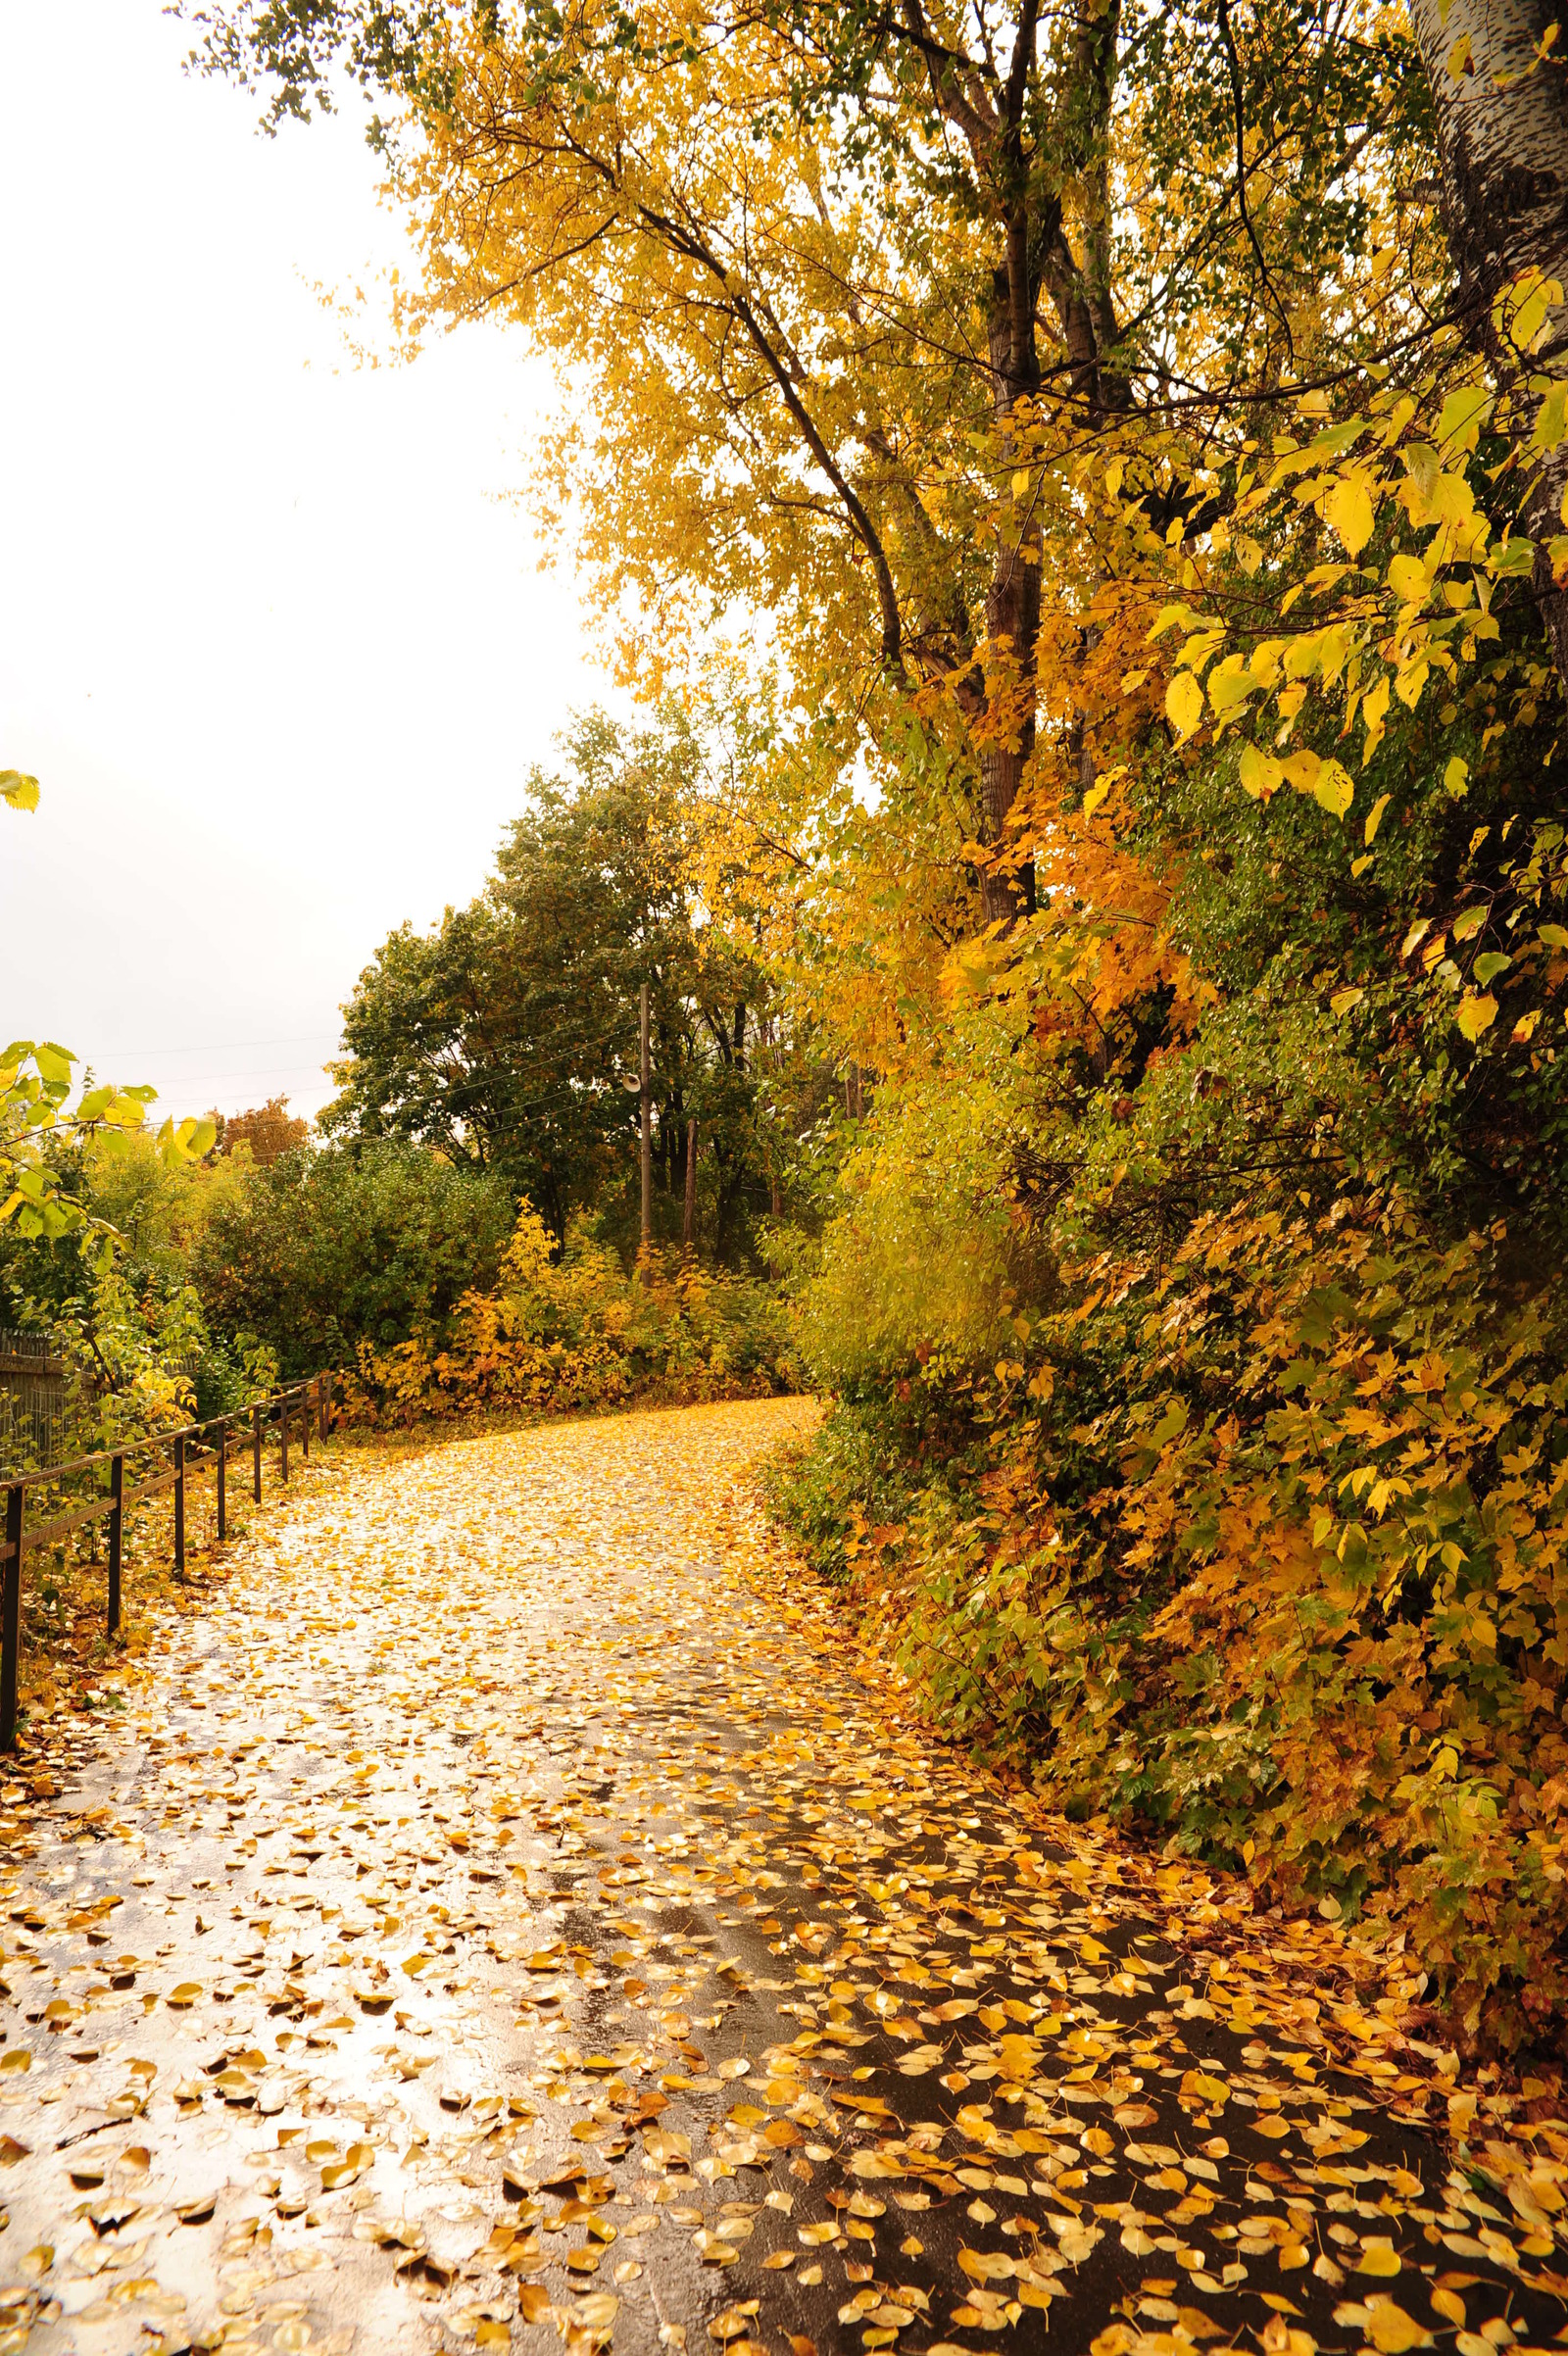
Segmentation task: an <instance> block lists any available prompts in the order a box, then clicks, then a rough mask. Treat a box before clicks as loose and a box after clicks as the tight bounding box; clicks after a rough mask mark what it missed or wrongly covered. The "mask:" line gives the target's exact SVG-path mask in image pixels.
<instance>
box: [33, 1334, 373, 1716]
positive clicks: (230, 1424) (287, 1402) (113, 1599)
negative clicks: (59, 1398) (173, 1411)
mask: <svg viewBox="0 0 1568 2356" xmlns="http://www.w3.org/2000/svg"><path fill="white" fill-rule="evenodd" d="M331 1403H332V1377H331V1375H330V1374H316V1375H312V1376H311V1378H310V1380H309V1381H308V1382H304V1383H292V1384H290V1385H288V1386H287V1387H286V1388H285V1389H283V1390H281V1391H272V1392H270V1393H269V1394H268V1396H267V1397H266V1398H265V1399H257V1400H256V1401H255V1402H254V1403H253V1404H252V1405H251V1406H248V1407H240V1408H238V1409H236V1410H234V1411H233V1412H232V1413H230V1414H227V1415H213V1416H209V1417H208V1419H207V1421H206V1422H205V1423H188V1424H182V1425H181V1426H180V1428H179V1429H178V1430H177V1431H173V1432H158V1433H155V1434H154V1435H153V1437H152V1438H151V1439H149V1440H131V1441H127V1442H126V1443H125V1445H124V1447H123V1448H112V1449H105V1450H103V1451H102V1452H100V1453H99V1454H97V1455H94V1456H76V1457H73V1459H72V1460H71V1462H69V1463H66V1464H51V1465H49V1466H47V1467H45V1468H44V1469H42V1470H40V1471H36V1472H29V1473H24V1474H22V1475H21V1476H20V1477H19V1478H15V1479H11V1480H7V1481H4V1482H0V1497H3V1499H4V1505H5V1536H4V1539H3V1540H0V1750H15V1748H16V1746H17V1670H18V1665H19V1663H20V1660H21V1655H22V1566H23V1563H24V1561H25V1558H26V1556H27V1555H28V1554H29V1553H31V1551H32V1550H33V1548H34V1547H35V1546H56V1545H58V1544H59V1543H60V1541H61V1540H62V1539H65V1538H67V1537H69V1536H70V1535H71V1533H72V1532H73V1531H75V1530H82V1529H87V1530H90V1532H91V1534H92V1538H93V1541H94V1558H95V1559H96V1541H97V1536H98V1529H99V1525H100V1524H102V1523H104V1522H107V1523H108V1561H107V1572H108V1595H107V1618H108V1628H109V1633H110V1635H111V1636H113V1635H114V1634H115V1633H116V1631H117V1630H118V1628H119V1627H120V1622H121V1604H122V1596H121V1583H122V1573H123V1561H124V1539H125V1516H126V1514H127V1513H128V1512H129V1511H130V1510H131V1508H132V1507H133V1506H135V1505H139V1504H142V1503H143V1502H144V1501H145V1500H146V1499H147V1498H148V1497H157V1496H159V1495H160V1494H161V1493H162V1492H163V1491H164V1490H166V1489H167V1490H172V1491H173V1506H174V1529H173V1553H174V1568H175V1570H176V1571H178V1572H183V1570H184V1568H185V1503H186V1492H187V1487H188V1485H189V1483H190V1481H191V1480H192V1478H193V1476H195V1475H197V1474H199V1473H201V1472H202V1471H203V1470H205V1469H207V1468H208V1467H210V1468H211V1469H212V1472H213V1476H214V1480H215V1483H216V1488H217V1497H216V1504H217V1512H218V1541H219V1544H220V1546H221V1544H222V1543H223V1541H224V1539H225V1538H226V1537H227V1536H228V1468H229V1465H230V1464H231V1463H232V1462H235V1461H243V1459H244V1457H245V1456H246V1455H247V1454H248V1455H249V1457H250V1459H251V1466H250V1470H251V1495H252V1497H253V1498H254V1499H255V1501H256V1503H257V1504H258V1505H259V1504H260V1503H261V1501H262V1457H263V1450H264V1444H265V1441H266V1438H267V1435H268V1433H269V1431H270V1430H271V1429H273V1428H275V1431H276V1435H277V1444H278V1462H279V1471H280V1473H281V1476H282V1478H283V1479H284V1480H285V1481H286V1480H287V1479H288V1448H289V1429H290V1426H291V1425H292V1424H294V1423H296V1422H297V1423H298V1426H299V1437H300V1444H301V1449H302V1452H303V1454H304V1455H306V1456H307V1457H308V1456H309V1455H310V1452H311V1427H312V1425H313V1423H314V1424H316V1425H317V1426H318V1427H319V1432H320V1436H321V1438H322V1439H323V1440H324V1439H325V1438H326V1426H327V1415H328V1412H329V1410H330V1407H331ZM240 1434H242V1435H243V1437H242V1438H241V1439H240V1440H239V1445H238V1446H237V1447H236V1446H235V1445H234V1442H235V1436H236V1435H240ZM214 1435H216V1437H214ZM166 1456H167V1458H168V1462H167V1464H166V1465H165V1466H164V1468H163V1469H161V1470H159V1471H157V1472H154V1473H153V1474H152V1475H151V1477H150V1478H148V1479H146V1480H139V1479H137V1478H136V1474H137V1470H138V1468H139V1466H140V1465H141V1463H142V1462H143V1461H145V1460H146V1459H148V1458H151V1459H152V1460H153V1461H154V1462H155V1463H156V1462H158V1461H159V1460H160V1459H162V1458H164V1457H166ZM127 1466H128V1467H129V1468H130V1473H131V1481H130V1486H129V1487H127V1486H126V1478H125V1476H126V1468H127ZM29 1491H33V1492H36V1491H42V1492H44V1493H46V1494H45V1512H46V1518H45V1519H44V1520H42V1521H35V1522H33V1523H32V1524H31V1526H30V1527H29V1526H28V1522H27V1501H28V1493H29ZM84 1495H85V1496H86V1497H88V1499H89V1501H88V1502H86V1503H85V1504H83V1503H79V1502H75V1501H74V1500H76V1499H79V1498H80V1497H83V1496H84ZM62 1508H64V1510H62Z"/></svg>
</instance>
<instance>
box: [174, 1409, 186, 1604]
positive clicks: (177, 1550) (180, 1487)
mask: <svg viewBox="0 0 1568 2356" xmlns="http://www.w3.org/2000/svg"><path fill="white" fill-rule="evenodd" d="M184 1570H185V1435H184V1433H183V1432H177V1433H176V1434H175V1436H174V1574H175V1576H176V1578H178V1577H183V1575H184Z"/></svg>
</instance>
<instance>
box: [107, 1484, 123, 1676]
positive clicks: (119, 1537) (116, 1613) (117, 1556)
mask: <svg viewBox="0 0 1568 2356" xmlns="http://www.w3.org/2000/svg"><path fill="white" fill-rule="evenodd" d="M124 1558H125V1459H124V1457H123V1456H117V1457H116V1458H115V1460H114V1462H113V1464H111V1466H110V1467H109V1633H110V1635H111V1636H113V1635H114V1634H115V1632H116V1630H117V1629H118V1628H119V1626H120V1568H121V1564H122V1563H123V1561H124Z"/></svg>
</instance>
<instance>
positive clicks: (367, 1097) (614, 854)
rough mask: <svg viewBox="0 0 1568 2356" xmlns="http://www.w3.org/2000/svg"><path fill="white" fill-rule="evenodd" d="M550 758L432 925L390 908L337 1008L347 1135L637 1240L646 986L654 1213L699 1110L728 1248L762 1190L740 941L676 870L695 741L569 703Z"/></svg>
mask: <svg viewBox="0 0 1568 2356" xmlns="http://www.w3.org/2000/svg"><path fill="white" fill-rule="evenodd" d="M565 753H566V765H567V772H568V773H567V775H566V776H565V777H564V778H563V777H552V776H548V775H546V774H545V773H544V772H543V771H541V770H535V771H534V773H533V775H532V777H531V779H530V782H529V808H528V810H527V812H526V814H525V815H524V816H523V817H521V818H519V819H518V820H517V821H516V822H515V825H514V826H513V827H512V828H511V830H510V832H509V834H508V835H507V838H506V840H505V841H504V842H503V844H502V847H501V853H500V857H499V859H498V860H497V865H496V873H495V875H494V877H493V878H492V880H491V882H490V884H489V886H488V887H487V889H486V890H485V891H484V892H483V893H481V895H480V896H479V898H478V899H477V900H476V901H474V902H473V903H472V905H471V906H470V907H468V908H461V909H456V910H454V909H451V908H449V909H448V910H447V912H446V915H445V917H444V918H443V920H442V922H441V924H440V925H439V926H438V927H437V928H436V929H435V931H434V932H433V933H430V934H427V935H418V934H416V933H415V932H413V931H412V930H411V929H409V928H408V927H407V926H405V927H404V928H403V929H402V930H401V931H400V932H397V933H394V934H393V935H392V936H391V938H390V939H389V940H388V941H387V942H386V943H385V944H384V945H383V947H382V949H381V950H380V952H379V954H378V956H377V957H376V960H375V962H374V964H373V965H371V966H369V967H368V968H367V970H366V971H365V973H364V974H362V976H361V977H360V983H359V987H358V989H357V990H356V992H355V995H354V997H353V999H352V1001H351V1002H350V1005H349V1006H348V1009H347V1012H346V1015H345V1020H344V1041H345V1045H346V1047H347V1050H348V1057H347V1060H346V1061H345V1062H344V1064H343V1065H342V1066H341V1067H340V1072H341V1078H342V1093H341V1095H340V1096H339V1097H338V1099H337V1100H336V1102H335V1103H334V1104H332V1105H330V1106H329V1107H328V1109H327V1111H326V1112H325V1113H324V1114H323V1116H322V1126H323V1127H324V1128H325V1129H326V1130H327V1132H328V1133H329V1134H332V1135H336V1136H339V1137H342V1138H346V1139H357V1138H359V1139H363V1138H373V1137H400V1138H407V1139H410V1140H415V1141H417V1142H419V1143H421V1144H424V1145H428V1146H433V1147H435V1148H436V1149H438V1150H439V1151H440V1152H441V1153H443V1154H445V1155H446V1156H447V1157H448V1158H449V1159H450V1160H452V1161H454V1162H456V1163H461V1164H463V1165H464V1166H466V1167H467V1168H470V1169H473V1170H476V1171H491V1172H494V1173H496V1174H497V1175H498V1176H499V1177H501V1178H503V1179H504V1180H505V1181H506V1183H507V1184H508V1185H509V1186H510V1187H511V1189H512V1191H513V1194H514V1196H515V1197H520V1196H522V1195H526V1196H527V1197H528V1198H529V1200H530V1201H531V1202H533V1203H537V1204H538V1206H539V1208H540V1210H541V1212H542V1213H543V1215H544V1216H545V1218H546V1219H547V1220H548V1222H549V1224H550V1226H551V1228H552V1230H553V1232H554V1233H555V1235H556V1237H557V1239H558V1241H559V1240H561V1239H562V1238H564V1235H565V1232H566V1227H567V1224H568V1222H569V1220H570V1219H571V1218H572V1216H573V1215H574V1214H575V1213H576V1212H578V1211H580V1210H585V1209H586V1210H592V1211H595V1212H598V1213H601V1214H603V1215H604V1217H605V1219H606V1220H607V1222H608V1225H609V1228H610V1230H611V1231H612V1232H613V1233H614V1234H615V1235H616V1237H617V1239H618V1240H619V1241H620V1243H621V1245H622V1247H623V1249H624V1250H625V1251H626V1252H627V1254H628V1256H629V1254H630V1252H632V1251H634V1250H635V1248H636V1243H637V1238H638V1227H639V1216H640V1204H639V1192H640V1189H639V1178H638V1152H639V1113H638V1099H637V1094H636V1088H637V1077H638V1029H639V992H640V989H641V986H642V984H643V983H645V982H646V983H647V984H648V985H649V991H650V1003H651V1059H652V1087H653V1100H654V1108H655V1110H654V1158H655V1167H656V1172H657V1177H658V1193H657V1227H656V1232H657V1233H659V1234H660V1235H661V1236H662V1237H663V1238H664V1239H665V1240H678V1239H679V1237H680V1234H681V1226H682V1215H683V1208H684V1191H685V1179H684V1173H685V1152H686V1133H687V1123H688V1122H689V1121H690V1120H691V1119H693V1118H695V1119H697V1121H698V1122H699V1124H700V1145H701V1152H702V1154H703V1163H702V1188H701V1210H702V1217H701V1220H700V1232H701V1234H702V1237H703V1240H704V1244H705V1248H706V1249H708V1250H709V1252H710V1253H711V1255H712V1256H724V1255H726V1254H733V1253H736V1252H741V1251H743V1250H744V1247H745V1243H746V1235H745V1231H744V1220H745V1214H746V1211H747V1209H748V1207H751V1208H753V1209H755V1208H757V1207H758V1206H759V1202H760V1183H761V1162H762V1150H761V1141H760V1135H759V1127H758V1114H757V1081H758V1069H759V1064H758V1049H759V1045H760V1035H759V1016H760V1008H759V1000H760V998H761V996H762V990H761V982H760V975H759V972H758V968H757V965H756V962H755V960H754V959H753V958H752V957H749V956H747V955H746V954H745V953H744V952H741V951H738V950H736V949H735V948H734V947H733V946H732V944H731V943H730V942H729V941H728V940H727V939H726V938H725V937H724V936H723V935H721V934H720V933H719V932H718V931H716V930H715V929H713V928H711V927H707V928H705V927H703V926H701V925H700V924H699V923H698V921H697V914H696V910H695V908H694V905H693V892H692V885H691V881H690V878H689V874H688V869H689V867H690V864H691V859H692V854H693V849H694V845H695V842H696V839H697V833H698V823H699V815H700V812H699V800H700V784H701V779H700V770H701V749H700V747H699V745H698V743H697V740H696V738H695V737H694V736H693V734H692V732H691V730H690V729H689V728H688V727H686V726H685V725H684V724H683V723H681V722H679V721H677V720H674V719H670V720H667V721H665V722H664V723H662V725H661V726H660V727H658V728H652V729H647V730H643V731H641V732H633V731H628V730H621V729H618V728H617V727H615V726H614V725H613V723H612V722H611V721H609V720H607V719H605V718H604V717H603V716H602V715H590V716H589V717H587V718H585V719H582V720H579V721H578V722H577V723H576V724H575V726H574V728H573V729H572V731H571V732H570V734H569V735H568V737H567V739H566V743H565Z"/></svg>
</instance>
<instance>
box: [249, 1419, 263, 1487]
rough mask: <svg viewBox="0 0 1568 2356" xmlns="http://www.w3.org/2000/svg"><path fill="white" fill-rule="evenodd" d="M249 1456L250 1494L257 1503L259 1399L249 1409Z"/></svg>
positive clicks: (259, 1480) (260, 1433)
mask: <svg viewBox="0 0 1568 2356" xmlns="http://www.w3.org/2000/svg"><path fill="white" fill-rule="evenodd" d="M251 1458H252V1466H253V1474H252V1480H251V1495H252V1497H254V1498H255V1499H256V1502H257V1504H258V1505H259V1504H260V1503H261V1501H262V1402H261V1400H260V1399H258V1400H257V1402H256V1404H255V1406H254V1407H252V1409H251Z"/></svg>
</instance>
